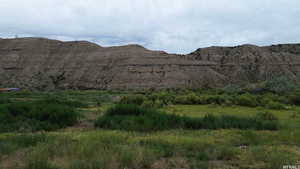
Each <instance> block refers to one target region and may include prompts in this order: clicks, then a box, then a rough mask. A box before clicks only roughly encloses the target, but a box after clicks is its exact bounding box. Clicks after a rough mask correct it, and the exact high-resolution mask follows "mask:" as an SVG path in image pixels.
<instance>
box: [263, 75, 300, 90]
mask: <svg viewBox="0 0 300 169" xmlns="http://www.w3.org/2000/svg"><path fill="white" fill-rule="evenodd" d="M264 89H265V90H266V91H270V92H274V93H280V94H282V93H288V92H293V91H295V90H296V89H297V85H296V84H295V83H294V82H293V81H292V80H290V79H289V78H287V77H285V76H280V77H275V78H273V79H271V80H268V81H266V82H265V86H264Z"/></svg>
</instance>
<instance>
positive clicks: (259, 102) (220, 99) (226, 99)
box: [120, 91, 300, 109]
mask: <svg viewBox="0 0 300 169" xmlns="http://www.w3.org/2000/svg"><path fill="white" fill-rule="evenodd" d="M162 93H163V94H161V93H159V92H158V93H155V94H150V95H147V94H144V95H142V94H136V95H127V96H124V97H122V99H121V100H120V104H136V105H142V106H143V107H148V108H151V107H152V108H161V107H163V106H165V105H168V104H187V105H195V104H218V105H226V106H230V105H239V106H247V107H256V106H261V107H265V108H269V109H286V108H287V105H286V104H296V105H300V94H299V95H296V94H294V95H293V96H290V97H286V98H282V97H280V96H278V95H276V94H265V95H254V94H249V93H244V94H226V93H223V94H207V93H200V94H198V93H196V92H191V91H190V92H188V93H184V94H175V93H171V92H170V93H167V92H162ZM162 96H163V97H162Z"/></svg>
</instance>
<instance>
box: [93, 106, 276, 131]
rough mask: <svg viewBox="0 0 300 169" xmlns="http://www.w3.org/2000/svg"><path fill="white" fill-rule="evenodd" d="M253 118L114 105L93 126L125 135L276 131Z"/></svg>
mask: <svg viewBox="0 0 300 169" xmlns="http://www.w3.org/2000/svg"><path fill="white" fill-rule="evenodd" d="M263 117H265V116H262V115H259V116H255V117H249V118H245V117H235V116H220V117H219V116H214V115H206V116H205V117H203V118H190V117H185V116H179V115H174V114H166V113H163V112H161V111H159V110H156V109H148V108H144V107H141V106H137V105H116V106H113V107H111V108H110V109H108V111H107V113H106V114H105V115H104V116H101V117H99V118H98V119H97V120H96V122H95V126H96V127H99V128H108V129H120V130H129V131H157V130H168V129H178V128H181V129H229V128H236V129H255V130H277V129H278V127H279V125H278V121H277V120H276V119H275V118H274V119H267V118H263Z"/></svg>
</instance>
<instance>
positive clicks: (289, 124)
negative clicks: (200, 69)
mask: <svg viewBox="0 0 300 169" xmlns="http://www.w3.org/2000/svg"><path fill="white" fill-rule="evenodd" d="M130 94H131V93H125V92H101V91H63V92H62V91H61V92H18V93H0V95H1V97H2V99H1V98H0V105H3V107H4V108H3V109H0V111H1V110H6V109H5V106H6V105H8V106H6V107H8V108H9V104H13V103H15V102H32V105H35V103H36V102H37V101H39V100H43V99H44V98H49V97H52V96H55V97H59V98H62V100H71V101H72V102H71V101H69V102H66V103H63V104H68V105H71V106H72V107H74V109H75V111H76V113H80V116H79V117H78V121H76V122H74V123H70V124H68V125H59V126H57V124H56V123H54V122H52V121H51V123H50V122H49V124H48V121H47V128H45V129H42V127H43V125H39V128H30V129H36V130H34V131H33V130H32V131H30V130H23V129H22V130H14V131H3V132H1V133H0V160H1V162H0V168H1V169H2V168H3V169H125V168H126V169H148V168H149V169H186V168H187V169H202V168H203V169H208V168H219V169H226V168H228V169H266V168H270V169H280V168H282V167H283V165H296V164H299V163H300V130H299V128H300V107H298V106H297V105H295V104H290V103H283V102H282V104H283V105H284V106H285V107H286V108H285V107H284V106H283V107H284V108H280V107H278V108H276V109H275V108H272V109H271V108H268V107H265V106H264V104H262V103H256V104H257V105H255V106H253V104H246V105H248V106H241V104H239V103H240V102H241V101H239V100H238V101H237V102H234V100H233V102H232V104H228V103H227V102H226V104H223V103H220V104H215V103H210V101H209V102H208V101H206V102H205V103H202V102H203V99H202V100H201V104H200V101H195V102H194V101H193V104H182V103H178V102H181V101H180V100H179V99H177V101H176V103H175V101H174V102H173V103H166V104H164V102H169V101H170V100H172V99H174V100H175V99H176V98H171V99H170V98H169V97H168V94H166V93H163V94H161V93H160V94H158V95H159V96H155V98H159V100H157V99H154V100H155V101H153V104H152V103H151V104H149V103H148V102H149V100H146V101H143V103H145V107H147V106H149V105H150V107H157V109H158V110H159V111H161V112H163V113H165V114H171V115H176V117H177V116H178V117H185V118H186V117H187V118H193V119H197V118H198V119H201V118H205V116H207V115H208V114H209V115H214V116H216V117H221V116H233V117H243V118H252V117H256V116H257V114H259V113H261V112H268V113H269V114H272V115H273V116H274V117H276V119H278V120H277V121H278V123H279V126H280V127H279V129H277V130H255V129H239V128H235V127H233V128H227V129H223V128H218V129H210V130H208V129H187V128H167V129H159V130H153V131H151V130H150V131H148V130H147V131H136V130H127V129H126V128H124V129H121V130H113V129H110V128H109V127H108V128H105V129H104V128H101V127H95V125H94V124H95V121H96V120H97V119H98V118H102V117H103V116H105V115H106V114H107V113H106V112H107V110H108V109H110V108H111V107H112V106H113V105H116V104H118V103H119V102H122V97H123V96H128V95H130ZM211 95H213V96H215V95H216V94H211ZM188 96H189V94H188ZM199 96H201V97H202V95H201V94H199ZM222 96H223V95H222ZM151 97H154V96H151ZM151 97H150V96H149V98H151ZM173 97H176V94H173ZM225 97H227V96H225ZM265 97H269V95H264V96H260V97H259V99H258V100H261V99H262V98H265ZM273 97H274V98H275V99H274V100H277V96H273ZM278 97H279V96H278ZM237 98H239V96H238V97H237ZM7 99H8V100H9V101H7ZM144 99H145V98H144ZM1 100H2V102H1ZM120 100H121V101H120ZM129 100H130V99H129ZM135 100H136V99H135ZM192 100H195V99H194V97H193V98H192ZM207 100H208V99H207ZM225 100H226V99H225ZM244 100H245V99H244ZM244 100H242V101H244ZM283 100H284V99H283ZM250 101H252V100H251V99H250ZM8 102H9V103H8ZM123 102H124V101H123ZM183 102H184V103H185V102H186V100H184V101H183ZM257 102H259V101H257ZM279 102H280V101H278V103H279ZM37 103H38V104H40V102H37ZM43 103H44V102H43ZM146 103H147V104H146ZM154 103H155V104H154ZM242 103H243V104H242V105H244V102H242ZM280 103H281V102H280ZM59 104H60V103H59ZM61 104H62V103H61ZM79 104H80V105H79ZM81 104H82V105H81ZM157 105H158V106H157ZM37 107H38V106H37ZM0 108H1V107H0ZM49 110H53V108H51V109H49ZM55 110H56V109H55ZM36 111H38V110H34V111H33V112H36ZM45 111H48V110H45ZM54 112H59V111H54ZM0 113H2V112H0ZM22 117H23V116H22ZM62 117H65V116H62ZM124 117H125V116H124ZM126 117H127V116H126ZM0 118H1V116H0ZM26 119H28V117H27V116H26ZM41 119H43V118H41ZM41 119H38V120H41ZM35 120H36V119H35ZM42 122H43V123H41V124H44V122H45V121H42ZM130 122H131V121H129V123H130ZM17 124H19V123H17ZM21 124H22V125H23V123H21ZM33 124H34V125H35V124H36V123H31V121H30V123H28V124H27V123H26V125H33ZM8 125H9V124H8ZM51 125H55V128H52V127H51ZM48 126H50V127H48ZM167 127H168V126H167ZM46 129H47V130H46ZM48 129H49V130H48Z"/></svg>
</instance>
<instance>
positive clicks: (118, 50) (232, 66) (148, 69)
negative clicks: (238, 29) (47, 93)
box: [0, 38, 300, 89]
mask: <svg viewBox="0 0 300 169" xmlns="http://www.w3.org/2000/svg"><path fill="white" fill-rule="evenodd" d="M299 64H300V45H299V44H294V45H276V46H268V47H258V46H253V45H243V46H237V47H209V48H203V49H198V50H197V51H195V52H193V53H191V54H188V55H174V54H167V53H165V52H162V51H150V50H148V49H145V48H144V47H142V46H139V45H127V46H120V47H105V48H104V47H101V46H99V45H96V44H93V43H90V42H86V41H75V42H61V41H57V40H49V39H43V38H18V39H0V85H1V86H2V87H20V88H34V89H53V88H60V89H145V88H156V89H158V88H159V89H160V88H185V87H188V88H199V87H203V86H205V87H207V86H210V87H216V86H220V87H222V86H225V85H227V84H230V83H249V82H253V83H254V82H259V81H264V80H266V79H270V78H272V77H274V76H280V75H284V76H288V77H290V78H291V79H294V80H295V81H300V74H299V73H298V72H299V70H300V65H299Z"/></svg>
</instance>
